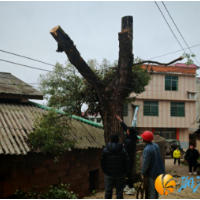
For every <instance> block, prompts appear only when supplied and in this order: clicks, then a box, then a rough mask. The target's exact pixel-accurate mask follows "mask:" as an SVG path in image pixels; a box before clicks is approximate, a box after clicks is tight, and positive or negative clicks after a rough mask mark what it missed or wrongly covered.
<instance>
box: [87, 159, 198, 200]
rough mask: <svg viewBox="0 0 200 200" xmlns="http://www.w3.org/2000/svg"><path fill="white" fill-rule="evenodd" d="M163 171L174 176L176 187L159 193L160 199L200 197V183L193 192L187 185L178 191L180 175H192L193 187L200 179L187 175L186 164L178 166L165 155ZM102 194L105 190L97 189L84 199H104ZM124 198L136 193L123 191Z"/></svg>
mask: <svg viewBox="0 0 200 200" xmlns="http://www.w3.org/2000/svg"><path fill="white" fill-rule="evenodd" d="M165 171H166V173H167V174H170V175H172V176H173V177H174V180H175V182H176V188H175V190H174V191H173V192H172V193H171V194H168V195H166V196H165V195H159V198H160V199H199V198H200V185H199V188H198V189H197V191H196V192H195V193H193V190H192V189H191V188H188V187H187V188H186V189H183V190H181V192H180V193H179V192H178V190H179V188H180V187H181V185H182V180H181V177H182V176H188V178H189V179H190V178H191V177H193V179H194V186H193V189H194V188H196V187H197V181H200V176H196V175H189V169H188V166H185V165H182V164H181V165H180V166H178V165H177V164H176V165H175V166H174V164H173V158H171V157H166V159H165ZM197 177H199V179H197ZM104 194H105V191H99V192H97V193H96V194H91V195H88V196H87V197H84V199H104ZM113 199H116V192H115V190H113ZM124 199H136V194H134V195H126V194H125V193H124Z"/></svg>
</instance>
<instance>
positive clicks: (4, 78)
mask: <svg viewBox="0 0 200 200" xmlns="http://www.w3.org/2000/svg"><path fill="white" fill-rule="evenodd" d="M0 93H2V94H15V95H30V98H31V96H41V97H43V94H42V93H41V92H39V91H38V90H36V89H34V88H33V87H31V86H30V85H28V84H27V83H25V82H23V81H22V80H20V79H18V78H17V77H15V76H13V75H12V74H10V73H4V72H0Z"/></svg>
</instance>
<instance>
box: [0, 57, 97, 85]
mask: <svg viewBox="0 0 200 200" xmlns="http://www.w3.org/2000/svg"><path fill="white" fill-rule="evenodd" d="M0 61H3V62H7V63H11V64H14V65H20V66H23V67H27V68H31V69H37V70H41V71H46V72H50V73H55V74H60V75H64V76H66V74H63V73H59V72H53V71H50V70H47V69H42V68H39V67H32V66H29V65H24V64H20V63H15V62H11V61H8V60H4V59H0ZM83 74H87V73H83ZM87 75H89V76H93V75H92V74H87ZM89 81H92V82H96V83H100V82H98V81H93V80H89Z"/></svg>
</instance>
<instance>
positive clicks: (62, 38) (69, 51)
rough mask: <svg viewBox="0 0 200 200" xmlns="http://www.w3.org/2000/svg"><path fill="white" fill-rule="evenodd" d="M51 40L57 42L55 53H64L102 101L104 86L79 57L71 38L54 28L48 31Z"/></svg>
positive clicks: (57, 27)
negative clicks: (51, 37)
mask: <svg viewBox="0 0 200 200" xmlns="http://www.w3.org/2000/svg"><path fill="white" fill-rule="evenodd" d="M50 33H51V35H52V36H53V38H54V39H55V40H56V41H57V42H58V49H57V52H63V51H64V52H65V53H66V55H67V56H68V58H69V61H70V62H71V63H72V64H73V65H74V66H75V67H76V68H77V70H78V71H79V72H80V74H81V75H82V76H83V77H84V78H85V79H86V80H87V81H88V82H89V83H90V84H91V85H92V87H93V88H94V89H95V90H96V92H97V94H98V96H99V99H100V101H102V95H101V92H102V89H104V84H103V82H102V81H101V79H100V78H99V77H98V76H97V75H96V74H95V73H94V72H93V71H92V69H91V68H90V67H89V66H88V65H87V63H86V62H85V61H84V59H83V58H82V57H81V55H80V53H79V51H78V50H77V48H76V46H75V45H74V42H73V41H72V40H71V38H70V37H69V36H68V35H67V34H66V33H65V32H64V31H63V30H62V28H61V27H60V26H56V27H55V28H53V29H52V30H51V31H50Z"/></svg>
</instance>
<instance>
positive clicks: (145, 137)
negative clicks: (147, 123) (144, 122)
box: [141, 131, 153, 141]
mask: <svg viewBox="0 0 200 200" xmlns="http://www.w3.org/2000/svg"><path fill="white" fill-rule="evenodd" d="M141 137H142V139H143V140H146V141H152V140H153V133H152V132H150V131H145V132H143V133H142V135H141Z"/></svg>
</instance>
